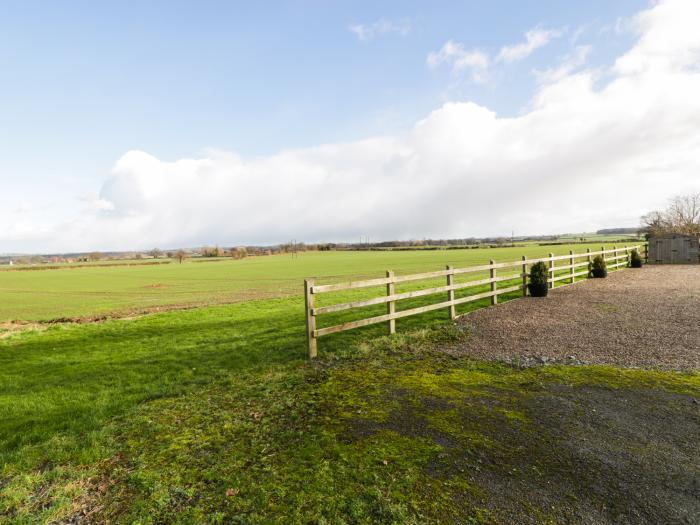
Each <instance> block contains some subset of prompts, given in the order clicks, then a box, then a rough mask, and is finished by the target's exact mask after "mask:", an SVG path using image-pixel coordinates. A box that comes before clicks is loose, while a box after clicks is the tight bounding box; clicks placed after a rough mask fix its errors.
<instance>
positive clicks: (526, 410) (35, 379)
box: [0, 248, 700, 524]
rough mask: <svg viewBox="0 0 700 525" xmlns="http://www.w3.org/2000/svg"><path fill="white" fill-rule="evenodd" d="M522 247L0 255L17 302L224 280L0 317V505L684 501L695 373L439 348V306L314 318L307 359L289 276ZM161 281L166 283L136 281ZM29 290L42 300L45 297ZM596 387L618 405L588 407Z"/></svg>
mask: <svg viewBox="0 0 700 525" xmlns="http://www.w3.org/2000/svg"><path fill="white" fill-rule="evenodd" d="M562 249H563V250H565V251H568V249H567V248H562ZM521 253H522V250H518V249H515V250H514V251H513V250H511V251H509V250H508V249H504V250H503V252H501V251H500V250H491V251H486V250H473V251H465V252H462V251H456V252H444V253H441V252H427V253H422V252H421V253H417V252H401V253H374V252H370V253H338V254H334V253H330V254H316V253H314V254H305V255H302V256H300V257H299V258H298V259H294V260H292V259H291V258H289V259H288V258H284V257H266V258H260V259H250V260H246V261H226V262H221V263H202V264H196V263H189V264H183V265H182V266H179V265H178V266H173V265H168V266H166V267H137V268H119V267H117V268H94V269H80V270H48V271H36V272H8V273H7V274H3V277H5V278H6V279H7V280H6V281H3V283H4V284H3V286H2V293H3V298H4V297H5V290H6V289H7V288H6V287H8V286H10V285H12V286H16V279H18V278H19V279H25V278H26V277H27V276H30V277H34V278H35V279H39V280H41V281H40V282H41V283H42V284H41V285H40V284H36V283H34V284H32V286H33V288H31V289H33V290H35V291H36V293H35V294H31V293H30V294H27V297H24V298H22V297H21V293H19V291H17V293H16V294H15V295H12V294H9V296H10V297H11V300H12V301H16V302H15V303H14V304H15V307H16V308H20V306H21V308H22V309H21V310H15V309H13V308H11V307H8V306H7V305H3V306H2V308H4V310H3V314H2V318H5V319H10V318H14V319H42V318H44V319H45V318H55V317H64V316H71V315H73V316H76V315H77V316H84V315H91V314H94V313H95V312H96V311H101V312H109V311H115V310H121V309H124V308H126V309H128V308H131V309H134V308H138V307H139V306H140V301H141V300H142V298H143V297H149V296H150V294H151V292H152V290H155V291H162V292H163V293H164V294H166V295H164V296H162V297H160V300H162V301H163V302H162V303H160V304H187V303H190V302H193V301H192V300H186V301H183V300H182V295H178V294H175V293H170V292H174V291H176V290H178V289H182V288H187V287H189V288H188V290H189V293H190V294H191V295H189V296H188V297H193V296H196V297H201V298H202V300H203V301H205V302H206V301H210V299H209V298H208V297H207V293H221V292H222V290H221V288H222V287H223V288H226V289H227V292H226V293H230V294H231V296H222V297H223V298H224V299H227V298H229V297H238V300H239V302H237V303H234V304H226V305H218V306H209V307H202V308H195V309H190V310H184V311H171V312H165V313H159V314H153V315H148V316H142V317H137V318H133V319H115V320H108V321H104V322H99V323H88V324H71V323H66V324H58V325H55V326H51V327H49V328H47V329H45V330H43V331H34V330H30V331H25V332H21V333H17V334H14V335H12V336H10V337H6V338H4V339H0V414H2V418H0V465H1V467H0V522H3V523H11V524H24V523H55V522H58V523H61V522H66V523H69V522H70V523H74V522H80V520H82V521H83V522H86V523H106V522H109V523H164V524H165V523H168V524H170V523H193V524H194V523H348V524H350V523H368V524H369V523H503V522H520V523H561V522H579V521H587V522H596V523H597V522H603V523H605V522H620V521H622V522H625V516H626V517H627V518H626V519H628V521H629V519H630V514H629V513H630V512H631V510H630V509H632V510H633V511H634V512H637V513H642V514H638V516H642V518H644V519H638V520H636V521H635V520H634V519H632V521H633V522H648V523H656V522H660V521H666V522H669V521H681V520H682V519H687V518H688V517H691V518H692V516H693V515H694V514H692V513H693V512H694V511H696V510H697V511H700V509H697V508H696V507H693V505H694V503H693V499H692V498H685V496H684V494H692V490H693V489H692V484H693V483H694V480H693V478H694V476H693V474H692V473H693V472H694V470H693V469H697V468H700V465H697V464H696V463H697V454H694V453H693V449H694V446H695V440H696V437H697V428H698V426H697V425H698V424H700V421H698V415H697V408H695V405H693V402H692V400H693V399H696V400H697V398H698V397H700V375H698V374H697V373H685V374H679V373H673V372H658V371H641V370H618V369H613V368H607V367H566V366H556V367H534V368H524V369H520V368H514V367H511V366H506V365H499V364H493V363H480V362H474V361H470V360H468V359H462V358H453V357H447V356H445V354H443V353H442V352H439V351H438V350H440V349H442V348H444V347H446V346H450V345H453V344H459V343H460V341H462V340H463V339H464V338H466V337H469V334H468V333H466V332H463V331H462V330H461V329H459V328H457V327H455V326H454V325H453V324H451V323H446V322H445V321H446V313H445V312H434V313H432V314H427V315H424V316H420V317H415V318H409V319H406V320H402V321H401V322H399V323H398V329H399V334H398V335H397V336H396V337H393V338H378V339H377V338H375V337H370V336H378V335H380V334H381V333H382V332H383V330H384V327H382V326H375V327H368V328H366V329H362V330H359V331H356V332H347V333H343V334H338V335H335V336H331V337H328V338H324V339H323V340H322V342H321V345H320V348H319V350H320V352H319V356H320V358H319V359H318V360H317V361H316V362H314V363H308V362H307V361H306V360H305V336H304V313H303V300H302V298H301V297H300V293H299V284H300V283H299V281H300V279H302V278H303V277H306V276H309V275H310V274H311V275H317V276H319V277H323V279H324V280H325V281H333V280H339V279H343V278H347V276H348V275H352V276H375V275H381V274H382V273H383V270H384V269H386V268H394V269H397V270H399V271H401V272H402V273H408V272H414V271H424V270H431V269H433V268H435V267H437V268H441V267H442V265H444V264H447V263H451V264H454V265H466V264H476V263H479V262H483V261H484V259H489V258H494V259H497V260H510V259H513V258H516V259H517V258H518V257H519V255H520V254H521ZM540 253H541V249H540V251H538V252H536V253H528V256H530V257H535V256H537V255H539V254H540ZM471 257H474V258H473V259H467V258H471ZM132 271H134V272H135V273H133V274H132V273H130V272H132ZM151 271H153V272H155V273H149V272H151ZM83 272H88V273H86V274H84V275H85V277H84V278H81V277H80V275H83ZM93 272H94V273H93ZM113 272H114V273H113ZM169 272H173V273H169ZM270 275H275V277H276V279H270ZM8 276H9V277H8ZM205 277H208V279H207V278H205ZM261 277H265V280H262V281H260V278H261ZM165 281H168V282H169V283H171V289H168V288H153V289H151V288H144V286H145V285H150V284H153V283H163V282H165ZM30 283H31V281H24V286H29V284H30ZM57 288H58V290H57ZM16 290H19V288H16ZM47 290H48V291H51V290H53V294H54V295H52V294H46V293H42V292H45V291H47ZM61 290H63V291H64V292H65V294H62V293H61ZM128 291H133V294H132V295H129V294H128V293H127V292H128ZM181 291H182V290H181ZM90 292H92V293H90ZM244 292H245V293H250V294H251V295H250V296H252V297H260V296H262V297H265V295H266V294H269V295H272V296H277V297H274V298H271V299H261V300H247V301H246V300H241V299H245V298H246V296H245V295H238V296H236V294H243V293H244ZM120 293H121V294H123V295H120ZM197 294H201V295H197ZM95 295H100V297H99V298H96V297H95ZM112 295H114V296H115V297H112ZM183 295H187V293H183ZM46 296H50V297H55V299H56V300H55V302H52V303H51V304H49V305H48V306H46V305H42V304H41V298H42V297H46ZM62 296H63V299H61V297H62ZM482 305H483V303H482V304H479V303H475V304H471V305H469V306H468V307H469V308H476V307H479V306H482ZM329 317H331V316H329ZM329 322H334V319H332V318H331V319H329ZM621 400H622V401H621ZM623 401H624V402H623ZM617 405H620V406H619V407H617ZM611 407H617V408H616V409H615V410H617V413H619V414H631V415H628V416H627V418H632V420H629V419H625V417H621V416H618V418H617V419H615V418H612V417H608V416H606V418H605V419H603V420H599V419H595V418H594V419H591V420H589V419H590V418H589V419H587V418H588V417H589V415H590V414H593V413H595V412H596V411H607V412H606V414H609V413H611V411H613V408H611ZM660 416H663V418H662V420H660V419H659V418H660ZM669 421H674V422H675V423H674V429H676V430H675V431H676V434H674V437H673V439H672V440H671V441H669V440H668V431H667V428H668V422H669ZM562 422H564V423H565V424H564V423H562ZM680 422H683V424H681V423H680ZM657 423H658V424H657ZM582 425H583V426H582ZM635 425H636V426H635ZM654 425H656V426H654ZM584 427H585V428H584ZM657 427H658V428H657ZM633 430H634V432H633ZM635 432H636V433H635ZM582 437H583V438H584V440H583V441H582ZM572 443H573V445H572ZM610 443H615V447H612V448H611V447H610ZM581 450H585V451H591V453H590V455H586V454H584V455H582V454H580V453H578V452H577V451H581ZM688 458H690V460H689V459H688ZM648 465H655V467H654V468H655V469H656V470H654V472H651V471H650V467H649V466H648ZM659 465H662V466H661V467H660V466H659ZM663 465H668V466H674V465H675V466H678V465H681V466H679V467H673V468H677V469H679V470H674V471H673V472H666V471H665V470H664V467H663ZM682 465H688V466H687V468H686V467H683V466H682ZM668 468H670V467H668ZM629 476H632V477H633V478H634V479H637V480H639V479H643V480H646V481H648V484H646V485H645V484H641V485H640V484H639V483H637V484H634V485H631V484H629V483H626V482H625V480H626V479H627V478H628V477H629ZM669 476H670V477H669ZM671 477H672V478H673V479H674V480H675V482H674V483H675V484H674V486H673V487H667V486H666V484H664V479H667V478H668V479H671ZM649 487H652V488H653V490H651V489H649ZM679 487H680V488H679ZM686 489H687V490H686ZM673 513H675V514H673ZM633 516H634V515H633Z"/></svg>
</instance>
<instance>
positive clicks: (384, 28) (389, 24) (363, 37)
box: [348, 18, 411, 42]
mask: <svg viewBox="0 0 700 525" xmlns="http://www.w3.org/2000/svg"><path fill="white" fill-rule="evenodd" d="M348 29H350V31H352V32H353V33H354V34H355V36H356V37H357V39H358V40H360V41H361V42H368V41H370V40H372V39H374V38H375V37H378V36H382V35H388V34H392V33H393V34H396V35H400V36H406V35H407V34H408V33H410V32H411V21H410V20H409V19H407V18H402V19H401V20H387V19H385V18H380V19H379V20H377V21H375V22H372V23H371V24H353V25H351V26H350V27H349V28H348Z"/></svg>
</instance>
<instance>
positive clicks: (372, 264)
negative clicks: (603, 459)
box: [0, 243, 633, 322]
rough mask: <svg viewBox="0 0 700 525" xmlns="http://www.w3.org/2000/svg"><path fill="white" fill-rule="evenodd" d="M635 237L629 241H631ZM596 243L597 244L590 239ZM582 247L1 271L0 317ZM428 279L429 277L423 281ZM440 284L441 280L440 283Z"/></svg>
mask: <svg viewBox="0 0 700 525" xmlns="http://www.w3.org/2000/svg"><path fill="white" fill-rule="evenodd" d="M631 244H633V243H630V245H631ZM591 248H592V249H594V250H595V249H597V248H598V245H591ZM570 249H573V250H574V251H577V252H578V251H585V246H582V245H580V244H577V245H557V246H546V247H544V246H527V247H515V248H492V249H469V250H436V251H419V250H417V251H402V252H380V251H376V252H307V253H302V254H300V255H299V257H297V258H292V257H291V256H286V255H280V256H268V257H250V258H248V259H244V260H240V261H234V260H230V259H227V260H223V261H220V262H203V263H197V262H192V261H188V262H185V263H184V264H177V263H172V264H165V265H153V266H119V265H113V266H104V267H102V266H100V267H95V266H93V265H86V266H84V267H80V268H70V269H54V270H41V271H8V270H2V271H0V297H1V298H2V300H1V301H0V322H2V321H7V320H20V321H46V320H55V319H61V318H75V317H93V316H100V315H108V314H113V313H120V314H124V313H128V312H130V311H132V310H135V311H142V310H146V309H154V308H158V307H167V306H173V305H180V306H183V305H202V304H219V303H231V302H238V301H245V300H250V299H261V298H263V299H264V298H273V297H288V296H291V295H298V294H300V293H301V290H302V282H303V279H304V278H307V277H315V278H317V280H318V282H319V283H320V282H324V283H330V282H338V281H342V280H350V279H361V278H372V277H383V276H384V272H385V271H386V270H394V271H395V272H396V273H397V275H398V274H407V273H420V272H427V271H431V270H441V269H444V267H445V265H447V264H451V265H453V266H455V267H464V266H473V265H477V264H486V263H488V261H489V259H494V260H496V261H514V260H519V259H520V257H521V256H522V255H526V256H527V257H529V258H535V257H542V256H546V255H547V253H549V252H550V251H551V252H553V253H556V254H559V255H560V254H566V253H568V252H569V250H570ZM426 284H427V283H426ZM441 284H442V283H441Z"/></svg>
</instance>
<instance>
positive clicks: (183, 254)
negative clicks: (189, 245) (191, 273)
mask: <svg viewBox="0 0 700 525" xmlns="http://www.w3.org/2000/svg"><path fill="white" fill-rule="evenodd" d="M175 258H176V259H177V261H178V262H179V263H180V264H182V261H184V260H185V259H187V252H185V250H178V251H176V252H175Z"/></svg>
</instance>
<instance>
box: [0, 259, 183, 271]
mask: <svg viewBox="0 0 700 525" xmlns="http://www.w3.org/2000/svg"><path fill="white" fill-rule="evenodd" d="M171 263H172V261H145V262H129V263H126V262H125V263H110V264H107V263H103V264H47V265H36V266H12V267H9V268H3V269H2V270H0V271H3V272H38V271H42V270H79V269H83V268H118V267H120V266H158V265H161V264H171Z"/></svg>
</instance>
